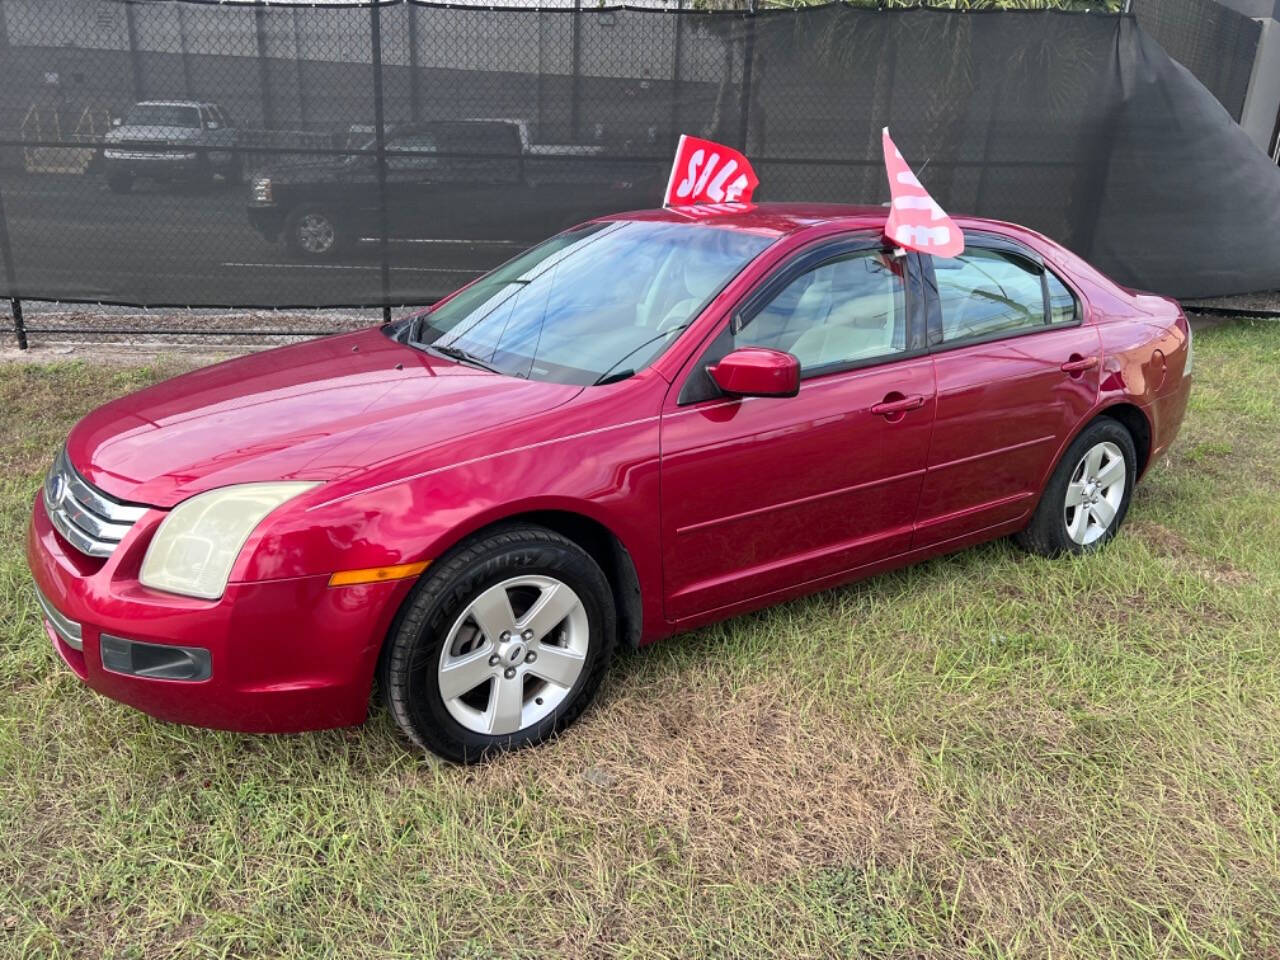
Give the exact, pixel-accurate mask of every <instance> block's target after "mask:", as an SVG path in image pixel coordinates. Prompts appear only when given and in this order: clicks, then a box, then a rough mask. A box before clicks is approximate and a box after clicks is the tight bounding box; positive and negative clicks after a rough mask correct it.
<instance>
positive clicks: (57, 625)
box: [36, 587, 84, 650]
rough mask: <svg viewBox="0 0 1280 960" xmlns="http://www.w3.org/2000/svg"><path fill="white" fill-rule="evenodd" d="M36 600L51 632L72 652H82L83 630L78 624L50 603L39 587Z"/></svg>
mask: <svg viewBox="0 0 1280 960" xmlns="http://www.w3.org/2000/svg"><path fill="white" fill-rule="evenodd" d="M36 600H37V602H38V603H39V604H40V609H41V610H43V611H44V618H45V620H46V622H48V624H49V626H51V627H52V628H53V632H54V633H56V634H57V635H58V636H59V637H61V638H62V642H63V643H65V644H66V645H67V646H68V647H70V648H71V649H72V650H84V629H83V628H82V627H81V626H80V624H78V623H77V622H76V621H74V620H72V619H71V618H70V617H68V616H66V615H65V614H63V613H62V612H61V611H59V610H58V608H57V607H55V606H54V605H53V604H52V603H50V602H49V598H48V597H46V596H45V595H44V592H43V591H42V590H41V589H40V588H39V587H36Z"/></svg>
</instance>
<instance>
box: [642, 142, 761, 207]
mask: <svg viewBox="0 0 1280 960" xmlns="http://www.w3.org/2000/svg"><path fill="white" fill-rule="evenodd" d="M759 185H760V181H759V179H758V178H757V177H756V172H755V171H754V170H752V169H751V164H750V163H748V162H747V158H746V157H744V156H743V155H742V154H741V153H739V152H738V151H737V150H734V149H733V148H732V147H726V146H724V144H720V143H715V142H713V141H711V140H700V139H699V138H698V137H691V136H689V135H687V134H685V135H682V136H681V137H680V143H679V144H678V145H677V146H676V159H675V163H674V164H672V166H671V177H670V179H669V180H668V181H667V194H666V196H665V197H664V198H663V200H662V204H663V206H666V207H689V206H695V205H697V204H706V203H750V202H751V194H752V193H753V192H755V189H756V187H758V186H759Z"/></svg>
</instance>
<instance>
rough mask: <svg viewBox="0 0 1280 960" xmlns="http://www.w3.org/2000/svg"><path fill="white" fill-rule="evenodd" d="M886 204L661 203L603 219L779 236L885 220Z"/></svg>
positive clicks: (877, 222) (868, 224) (872, 223)
mask: <svg viewBox="0 0 1280 960" xmlns="http://www.w3.org/2000/svg"><path fill="white" fill-rule="evenodd" d="M888 213H889V211H888V208H887V207H874V206H854V205H851V204H842V203H754V204H750V203H733V204H729V203H726V204H713V205H703V206H693V207H661V208H657V209H653V210H632V211H630V212H628V213H618V214H613V215H611V216H608V217H602V218H601V219H602V220H645V221H649V222H658V223H696V224H702V225H705V226H708V227H720V228H725V227H728V228H731V229H735V230H744V231H748V232H751V233H762V234H766V235H769V236H775V237H780V236H783V235H784V234H788V233H794V232H795V231H797V230H804V229H806V228H808V227H816V226H819V225H821V224H824V223H830V222H832V221H835V220H848V219H850V218H852V219H854V220H865V221H866V225H867V226H876V225H878V224H882V223H883V222H884V219H885V217H886V216H888Z"/></svg>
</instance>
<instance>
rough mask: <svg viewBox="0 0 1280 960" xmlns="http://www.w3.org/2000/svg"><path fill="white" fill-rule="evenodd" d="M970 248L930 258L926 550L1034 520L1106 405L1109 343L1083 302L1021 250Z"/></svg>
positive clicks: (991, 245) (997, 241)
mask: <svg viewBox="0 0 1280 960" xmlns="http://www.w3.org/2000/svg"><path fill="white" fill-rule="evenodd" d="M965 242H966V249H965V252H964V253H963V254H962V255H961V256H960V257H957V258H952V259H937V258H934V257H928V256H926V257H922V258H921V261H922V264H923V266H924V269H925V286H926V289H927V290H928V291H929V340H930V350H931V351H932V355H933V365H934V370H935V375H936V377H937V385H938V396H937V402H938V412H937V421H936V423H935V426H934V431H933V442H932V444H931V446H930V450H929V460H928V470H927V472H926V474H925V480H924V489H923V491H922V492H921V496H920V517H919V521H918V524H917V530H916V538H915V541H914V546H915V547H924V546H930V545H935V544H939V543H943V542H945V541H947V540H950V539H953V538H955V537H959V536H963V535H964V534H967V533H972V532H977V531H979V530H982V529H985V528H987V527H991V526H995V525H999V524H1002V523H1006V522H1009V521H1012V520H1016V519H1017V518H1019V517H1020V516H1022V515H1024V514H1026V513H1027V512H1028V511H1030V510H1031V509H1032V508H1033V507H1034V506H1035V503H1036V500H1037V498H1038V496H1039V493H1040V487H1041V484H1042V483H1043V481H1044V478H1045V476H1046V475H1047V473H1048V471H1049V469H1050V468H1051V467H1052V466H1053V458H1054V455H1055V454H1056V452H1057V450H1058V449H1059V448H1060V447H1061V445H1062V442H1063V441H1064V440H1065V439H1066V437H1067V436H1068V435H1069V434H1070V433H1071V432H1072V431H1073V430H1074V429H1075V427H1076V426H1077V425H1078V424H1079V423H1080V420H1081V418H1082V417H1084V416H1085V414H1087V413H1088V411H1089V410H1090V409H1092V407H1093V405H1094V403H1095V402H1096V400H1097V396H1098V382H1099V374H1100V371H1101V369H1102V362H1101V361H1102V352H1101V351H1102V345H1101V340H1100V338H1099V336H1098V332H1097V329H1096V328H1095V327H1094V326H1093V325H1092V324H1089V323H1084V322H1083V320H1084V317H1083V309H1082V302H1081V301H1080V299H1079V296H1078V294H1077V293H1076V292H1075V291H1074V290H1072V288H1071V287H1070V286H1069V285H1068V284H1067V283H1066V282H1065V281H1064V280H1063V279H1062V278H1060V277H1059V276H1057V275H1056V274H1054V273H1053V272H1052V271H1051V270H1047V269H1046V268H1045V266H1044V263H1043V260H1042V259H1041V258H1040V256H1039V255H1038V254H1036V253H1035V252H1034V251H1033V250H1031V249H1029V248H1027V247H1024V246H1023V245H1021V244H1018V243H1015V242H1013V241H1010V240H1007V239H1005V238H1002V237H998V236H994V235H986V234H981V233H976V232H969V233H967V234H966V241H965Z"/></svg>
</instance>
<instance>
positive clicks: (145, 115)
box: [125, 103, 200, 129]
mask: <svg viewBox="0 0 1280 960" xmlns="http://www.w3.org/2000/svg"><path fill="white" fill-rule="evenodd" d="M125 123H127V124H129V125H130V126H133V127H195V128H197V129H199V127H200V111H199V110H198V109H196V108H195V107H182V106H177V105H176V104H165V103H139V104H136V105H134V106H132V107H130V108H129V113H128V115H127V116H126V117H125Z"/></svg>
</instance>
